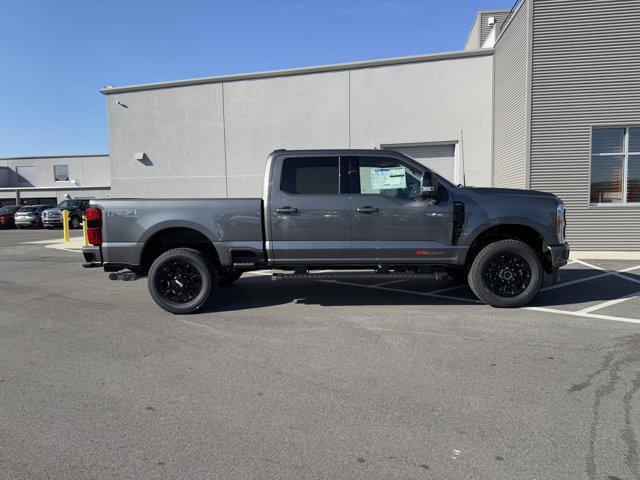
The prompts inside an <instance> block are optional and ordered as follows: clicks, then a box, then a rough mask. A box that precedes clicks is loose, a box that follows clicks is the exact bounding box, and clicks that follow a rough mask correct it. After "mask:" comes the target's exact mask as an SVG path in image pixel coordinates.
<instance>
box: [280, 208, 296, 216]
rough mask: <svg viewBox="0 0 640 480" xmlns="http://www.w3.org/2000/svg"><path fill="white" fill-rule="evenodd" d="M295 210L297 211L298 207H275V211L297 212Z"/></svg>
mask: <svg viewBox="0 0 640 480" xmlns="http://www.w3.org/2000/svg"><path fill="white" fill-rule="evenodd" d="M297 212H298V209H297V208H294V207H281V208H276V213H284V214H291V213H297Z"/></svg>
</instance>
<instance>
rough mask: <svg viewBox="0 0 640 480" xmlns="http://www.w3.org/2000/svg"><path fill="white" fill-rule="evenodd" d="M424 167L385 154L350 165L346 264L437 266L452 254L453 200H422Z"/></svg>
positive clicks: (444, 191)
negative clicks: (349, 236) (349, 255)
mask: <svg viewBox="0 0 640 480" xmlns="http://www.w3.org/2000/svg"><path fill="white" fill-rule="evenodd" d="M423 171H424V168H417V166H415V165H411V164H409V163H408V162H403V161H402V160H400V159H397V158H393V157H384V156H371V157H364V156H363V157H357V158H353V159H352V160H351V162H350V190H351V263H352V264H354V265H356V264H375V263H377V262H379V263H385V264H389V263H390V262H398V263H399V264H423V263H439V262H442V261H443V260H444V259H447V258H449V257H450V255H451V248H450V247H451V237H452V229H453V202H452V201H451V198H450V195H449V194H448V190H447V189H446V188H445V187H444V186H441V188H440V192H441V195H440V199H439V200H438V201H437V202H432V201H430V200H423V199H422V198H421V192H420V179H421V176H422V172H423Z"/></svg>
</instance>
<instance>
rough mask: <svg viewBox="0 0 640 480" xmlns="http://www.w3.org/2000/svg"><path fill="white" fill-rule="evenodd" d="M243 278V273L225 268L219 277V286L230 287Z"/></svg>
mask: <svg viewBox="0 0 640 480" xmlns="http://www.w3.org/2000/svg"><path fill="white" fill-rule="evenodd" d="M241 276H242V272H240V271H238V270H236V269H235V268H225V269H223V270H221V271H220V274H219V276H218V285H220V286H221V287H228V286H229V285H231V284H232V283H233V282H235V281H236V280H238V279H239V278H240V277H241Z"/></svg>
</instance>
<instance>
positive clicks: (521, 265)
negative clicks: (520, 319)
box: [469, 240, 543, 308]
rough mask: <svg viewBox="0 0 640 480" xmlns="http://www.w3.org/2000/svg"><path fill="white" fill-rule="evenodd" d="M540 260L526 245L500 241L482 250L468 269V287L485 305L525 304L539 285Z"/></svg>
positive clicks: (540, 281)
mask: <svg viewBox="0 0 640 480" xmlns="http://www.w3.org/2000/svg"><path fill="white" fill-rule="evenodd" d="M542 278H543V270H542V264H541V262H540V258H539V257H538V255H537V254H536V252H535V251H533V249H532V248H531V247H529V245H527V244H526V243H523V242H521V241H519V240H500V241H497V242H494V243H491V244H489V245H487V246H486V247H484V248H483V249H482V250H481V251H480V253H478V255H477V256H476V258H475V259H474V260H473V263H472V264H471V269H470V270H469V286H470V287H471V290H472V291H473V293H475V295H476V296H477V297H478V298H479V299H480V300H482V301H483V302H484V303H486V304H488V305H491V306H492V307H497V308H515V307H521V306H523V305H526V304H528V303H529V302H530V301H531V300H533V298H534V297H535V296H536V294H537V293H538V291H539V290H540V286H541V285H542Z"/></svg>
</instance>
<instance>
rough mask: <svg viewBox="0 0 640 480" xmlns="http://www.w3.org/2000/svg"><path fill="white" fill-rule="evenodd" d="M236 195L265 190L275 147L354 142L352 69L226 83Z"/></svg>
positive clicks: (229, 156)
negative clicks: (267, 168) (268, 163)
mask: <svg viewBox="0 0 640 480" xmlns="http://www.w3.org/2000/svg"><path fill="white" fill-rule="evenodd" d="M224 107H225V128H226V142H227V143H226V145H227V148H226V149H227V173H228V188H229V196H230V197H246V196H255V195H259V194H260V192H261V191H262V180H263V175H264V168H265V162H266V159H267V155H268V154H269V153H270V152H272V151H273V150H275V149H278V148H287V149H289V150H293V149H309V148H349V72H329V73H318V74H311V75H298V76H291V77H276V78H267V79H257V80H246V81H239V82H230V83H226V84H224Z"/></svg>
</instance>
